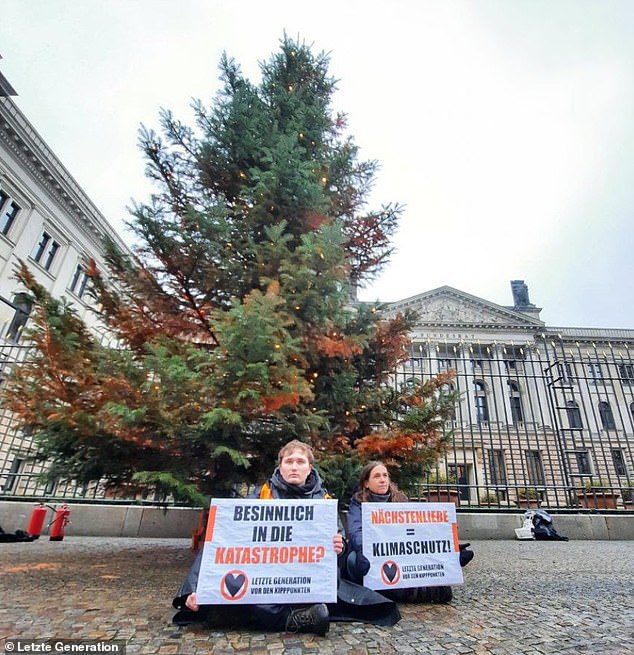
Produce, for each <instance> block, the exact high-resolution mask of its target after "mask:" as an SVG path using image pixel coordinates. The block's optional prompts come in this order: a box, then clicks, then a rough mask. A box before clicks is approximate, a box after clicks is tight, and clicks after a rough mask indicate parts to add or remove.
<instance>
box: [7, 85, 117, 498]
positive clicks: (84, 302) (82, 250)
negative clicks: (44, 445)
mask: <svg viewBox="0 0 634 655" xmlns="http://www.w3.org/2000/svg"><path fill="white" fill-rule="evenodd" d="M14 93H15V92H14V91H13V89H12V88H11V86H10V85H9V84H8V82H7V80H6V79H5V78H4V77H1V76H0V366H1V370H2V373H1V375H0V384H1V380H2V378H3V377H5V376H6V373H7V370H8V368H9V367H11V366H14V365H16V364H18V365H19V362H20V361H21V360H22V359H23V357H24V356H25V355H26V353H27V352H28V346H27V345H26V344H24V340H23V339H22V338H21V336H22V330H23V328H24V326H25V325H26V324H27V322H28V319H29V314H30V312H31V304H30V301H29V298H28V296H27V295H26V294H25V293H24V291H25V290H24V289H22V288H20V285H19V283H18V282H17V280H16V279H15V270H16V266H17V264H18V262H19V261H23V262H25V263H26V264H27V265H28V267H29V269H30V270H31V271H32V273H33V274H34V275H35V277H36V279H37V281H38V282H39V283H40V284H41V285H42V286H44V287H45V288H46V289H47V290H48V291H49V292H50V293H51V294H52V295H53V296H55V297H64V298H66V299H68V300H69V301H70V302H71V303H72V305H73V307H74V308H75V310H76V311H77V313H78V315H79V316H80V317H81V318H82V319H84V321H85V322H86V324H87V325H88V326H90V327H91V328H92V329H93V330H94V331H95V333H96V334H97V335H101V336H104V337H105V335H104V333H103V329H102V327H101V326H100V325H99V322H98V318H97V315H96V313H95V312H92V311H91V303H92V302H93V300H92V298H91V297H90V296H89V295H88V294H87V289H86V286H87V278H86V275H85V269H84V266H85V262H86V260H87V259H88V258H92V259H94V260H96V262H97V264H98V265H100V268H101V269H102V270H104V269H105V266H104V261H103V256H102V253H103V240H104V237H106V236H107V237H109V238H110V239H112V240H114V242H115V243H116V244H117V245H118V246H119V247H120V248H121V249H122V250H123V251H124V252H128V248H127V246H126V245H125V244H124V243H123V241H122V240H121V238H120V237H119V236H118V235H117V233H116V232H115V231H114V229H113V228H112V227H111V226H110V225H109V224H108V222H107V221H106V219H105V218H104V217H103V216H102V214H101V213H100V212H99V210H98V209H97V208H96V207H95V205H94V204H93V203H92V202H91V200H90V199H89V198H88V196H87V195H86V194H85V193H84V191H83V190H82V189H81V188H80V186H79V185H78V184H77V182H76V181H75V180H74V179H73V177H72V175H71V174H70V173H69V172H68V170H67V169H66V168H65V167H64V166H63V164H62V163H61V162H60V160H59V159H58V158H57V157H56V156H55V154H54V153H53V152H52V151H51V149H50V148H49V147H48V146H47V145H46V143H45V142H44V140H43V139H42V137H41V136H40V135H39V134H38V133H37V131H36V130H35V128H34V127H33V126H32V125H31V123H29V121H28V120H27V118H26V117H25V116H24V114H23V113H22V112H21V111H20V109H19V108H18V106H17V104H16V103H15V102H14V101H13V100H12V98H11V97H10V95H14ZM31 453H32V448H31V443H30V440H29V438H28V436H27V435H24V434H22V433H20V432H19V431H16V429H15V427H14V422H13V420H12V417H11V415H10V414H9V413H8V412H7V411H3V412H0V494H12V493H17V494H25V493H28V492H29V490H30V491H35V489H36V488H37V489H38V490H39V491H42V489H41V488H40V487H39V486H36V485H35V483H36V476H37V474H38V473H39V472H40V468H39V466H36V465H34V464H33V463H32V462H30V461H29V456H30V454H31ZM34 485H35V486H34ZM47 491H49V492H53V491H55V490H54V489H52V488H50V487H49V488H48V489H47Z"/></svg>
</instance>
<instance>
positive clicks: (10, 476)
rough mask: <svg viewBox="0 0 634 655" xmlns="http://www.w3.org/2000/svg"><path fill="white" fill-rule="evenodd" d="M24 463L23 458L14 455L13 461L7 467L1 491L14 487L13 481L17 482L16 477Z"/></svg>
mask: <svg viewBox="0 0 634 655" xmlns="http://www.w3.org/2000/svg"><path fill="white" fill-rule="evenodd" d="M23 465H24V460H23V459H20V458H19V457H16V458H15V459H14V460H13V462H12V463H11V468H10V469H9V472H8V473H7V479H6V480H5V483H4V485H3V487H2V491H4V492H5V493H7V492H9V491H12V490H13V488H14V487H15V483H16V482H17V480H18V478H19V477H20V472H21V471H22V467H23Z"/></svg>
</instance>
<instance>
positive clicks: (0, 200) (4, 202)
mask: <svg viewBox="0 0 634 655" xmlns="http://www.w3.org/2000/svg"><path fill="white" fill-rule="evenodd" d="M19 211H20V206H19V205H18V204H17V203H16V202H15V201H13V200H11V198H9V196H8V195H7V194H6V193H5V192H4V191H2V190H1V189H0V232H2V234H4V235H5V236H6V235H7V234H9V231H10V230H11V227H12V226H13V224H14V223H15V218H16V216H17V215H18V212H19Z"/></svg>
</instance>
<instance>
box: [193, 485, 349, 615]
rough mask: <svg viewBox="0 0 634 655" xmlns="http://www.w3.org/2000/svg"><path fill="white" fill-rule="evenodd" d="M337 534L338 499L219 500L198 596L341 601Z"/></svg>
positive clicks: (217, 600) (208, 599)
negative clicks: (335, 543) (334, 543)
mask: <svg viewBox="0 0 634 655" xmlns="http://www.w3.org/2000/svg"><path fill="white" fill-rule="evenodd" d="M336 533H337V501H336V500H259V499H247V498H240V499H228V498H222V499H212V501H211V506H210V508H209V521H208V523H207V532H206V534H205V544H204V548H203V554H202V561H201V566H200V574H199V576H198V587H197V588H196V596H197V598H198V602H199V603H201V604H213V605H215V604H248V603H257V604H270V603H331V602H336V600H337V555H336V553H335V551H334V548H333V543H332V539H333V537H334V535H335V534H336Z"/></svg>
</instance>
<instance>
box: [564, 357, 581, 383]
mask: <svg viewBox="0 0 634 655" xmlns="http://www.w3.org/2000/svg"><path fill="white" fill-rule="evenodd" d="M560 366H561V375H562V379H563V381H564V382H566V383H568V384H574V383H575V380H576V379H577V368H576V366H575V363H574V362H563V363H562V364H560Z"/></svg>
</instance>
